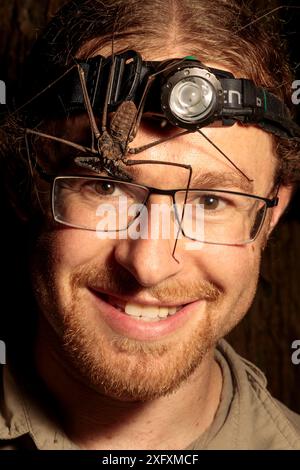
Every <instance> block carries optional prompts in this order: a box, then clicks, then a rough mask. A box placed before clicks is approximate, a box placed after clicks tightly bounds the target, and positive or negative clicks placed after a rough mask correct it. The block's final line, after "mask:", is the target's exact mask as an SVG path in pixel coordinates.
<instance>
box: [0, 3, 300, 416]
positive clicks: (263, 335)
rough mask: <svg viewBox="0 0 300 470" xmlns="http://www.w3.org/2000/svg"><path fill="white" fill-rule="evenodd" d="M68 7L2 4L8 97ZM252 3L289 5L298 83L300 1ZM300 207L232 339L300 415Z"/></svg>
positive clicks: (279, 237) (287, 29)
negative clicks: (298, 356)
mask: <svg viewBox="0 0 300 470" xmlns="http://www.w3.org/2000/svg"><path fill="white" fill-rule="evenodd" d="M66 2H67V0H39V1H37V0H1V3H0V79H1V80H4V81H5V82H6V84H7V91H8V95H9V96H12V95H13V92H14V88H15V86H16V83H17V82H18V80H20V79H21V77H22V65H23V62H24V58H25V57H26V55H27V54H28V51H29V50H30V47H31V45H32V43H33V42H34V40H35V38H36V37H37V35H38V32H39V30H40V29H41V28H42V27H43V26H44V25H45V24H46V22H47V21H48V20H49V19H50V18H51V16H52V15H53V14H54V13H55V11H56V10H57V9H58V7H60V6H61V5H63V4H64V3H66ZM252 3H253V4H254V5H255V7H256V11H257V14H258V15H259V14H260V13H264V12H266V11H269V10H270V9H271V8H274V7H277V6H280V5H282V4H284V5H289V6H290V8H284V9H281V10H279V12H277V13H274V14H279V15H280V24H281V27H282V30H283V33H284V34H285V35H286V37H287V39H288V41H289V47H290V55H291V59H292V62H293V64H294V67H295V70H296V73H297V75H298V76H297V78H298V79H299V78H300V65H299V67H298V68H297V65H298V64H300V2H292V1H287V2H280V1H276V0H262V1H261V0H253V2H252ZM297 3H298V4H297ZM293 6H294V7H296V8H293ZM299 108H300V105H299ZM299 114H300V113H299ZM299 202H300V198H299V194H298V195H297V196H296V198H295V199H294V201H293V203H292V205H291V208H290V210H289V211H288V213H287V214H286V216H285V217H284V219H283V220H282V222H281V224H280V226H279V227H278V229H277V230H276V232H275V234H274V235H273V237H272V240H271V241H270V243H269V246H268V247H267V249H266V251H265V255H264V259H263V264H262V271H261V279H260V283H259V288H258V292H257V295H256V298H255V301H254V303H253V306H252V308H251V311H250V312H249V314H248V315H247V316H246V318H245V320H243V322H242V323H241V324H240V325H239V326H238V327H237V328H236V329H235V330H234V331H233V332H232V333H231V334H230V336H229V340H230V342H231V344H232V345H233V346H234V347H235V348H236V350H237V351H239V352H240V353H241V354H242V355H244V356H245V357H247V358H248V359H250V360H252V361H253V362H255V363H256V364H257V365H258V366H259V367H260V368H261V369H262V370H263V371H264V372H266V373H267V376H268V380H269V388H270V390H271V392H272V393H273V394H274V395H275V396H276V397H277V398H279V399H280V400H282V401H283V402H284V403H285V404H286V405H288V406H289V407H291V408H292V409H294V410H296V411H298V412H300V393H299V391H300V365H298V366H297V365H293V364H292V362H291V354H292V349H291V344H292V342H293V341H294V340H295V339H300V211H299ZM2 227H3V225H2ZM0 328H1V325H0ZM0 338H1V329H0Z"/></svg>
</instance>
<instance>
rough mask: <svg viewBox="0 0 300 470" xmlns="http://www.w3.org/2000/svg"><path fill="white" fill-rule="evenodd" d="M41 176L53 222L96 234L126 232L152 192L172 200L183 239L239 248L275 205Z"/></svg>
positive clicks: (209, 193) (227, 194) (221, 193)
mask: <svg viewBox="0 0 300 470" xmlns="http://www.w3.org/2000/svg"><path fill="white" fill-rule="evenodd" d="M40 175H41V177H42V178H43V179H44V180H47V181H48V182H51V183H52V213H53V217H54V220H55V221H56V222H58V223H61V224H63V225H66V226H70V227H74V228H78V229H83V230H91V231H96V232H120V231H124V230H128V229H129V228H130V226H131V225H132V224H133V222H134V221H135V220H137V219H140V217H141V214H142V213H143V210H144V209H145V208H146V207H147V205H148V201H149V198H150V196H151V195H153V194H157V195H163V196H169V197H171V198H172V201H173V205H172V208H171V209H172V211H173V213H174V216H175V217H174V220H176V221H177V223H179V224H180V229H181V233H182V235H183V236H184V237H187V238H189V239H191V240H195V241H198V242H204V243H210V244H221V245H240V244H246V243H249V242H252V241H254V240H255V238H256V237H257V236H258V234H259V232H260V230H261V228H262V226H263V223H264V220H265V216H266V212H267V209H269V208H272V207H275V206H276V205H277V204H278V197H274V198H273V199H268V198H264V197H260V196H254V195H252V194H244V193H240V192H235V191H225V190H221V189H189V191H188V193H187V191H186V189H172V190H164V189H158V188H153V187H149V186H144V185H140V184H136V183H129V182H124V181H120V180H117V179H114V178H109V177H105V176H103V177H102V176H96V177H94V176H54V175H48V174H46V173H44V172H40ZM151 210H152V204H151Z"/></svg>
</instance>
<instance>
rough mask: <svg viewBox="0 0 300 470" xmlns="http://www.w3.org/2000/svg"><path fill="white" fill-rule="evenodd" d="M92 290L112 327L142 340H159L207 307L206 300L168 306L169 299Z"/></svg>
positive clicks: (103, 315) (98, 306) (104, 317)
mask: <svg viewBox="0 0 300 470" xmlns="http://www.w3.org/2000/svg"><path fill="white" fill-rule="evenodd" d="M88 290H89V291H90V293H91V294H92V298H93V301H94V302H95V306H96V308H97V310H98V311H99V315H100V318H101V319H102V320H103V321H104V322H105V323H106V324H107V325H108V326H109V327H110V329H111V330H113V331H114V332H115V333H118V334H120V335H122V336H126V337H129V338H134V339H136V340H141V341H148V340H157V339H159V338H162V337H164V336H166V335H168V334H170V333H172V332H174V331H176V330H178V329H179V328H181V327H183V325H184V324H185V323H187V322H188V320H189V319H190V318H191V316H192V315H193V314H196V313H198V315H201V314H202V312H203V311H204V307H205V301H203V300H198V301H191V302H190V303H188V304H186V303H184V302H182V303H181V304H179V302H178V304H177V305H176V302H175V301H174V303H173V305H167V302H166V303H165V304H163V305H160V304H159V302H157V301H154V300H152V301H151V300H149V301H148V300H146V299H142V298H139V299H138V300H137V299H134V300H133V299H125V298H124V299H122V298H120V297H115V296H114V295H111V294H106V293H103V292H101V291H100V290H98V289H94V288H89V289H88ZM138 302H140V303H138ZM185 302H186V300H185Z"/></svg>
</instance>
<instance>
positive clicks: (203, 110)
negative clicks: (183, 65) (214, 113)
mask: <svg viewBox="0 0 300 470" xmlns="http://www.w3.org/2000/svg"><path fill="white" fill-rule="evenodd" d="M213 100H214V90H213V88H212V86H211V85H210V83H209V82H207V81H206V80H204V79H203V78H201V77H189V78H184V79H182V80H180V81H179V82H178V83H176V85H175V86H174V87H173V89H172V91H171V93H170V99H169V106H170V110H171V112H172V114H173V115H174V116H175V117H177V118H179V119H181V120H182V121H186V122H194V121H197V120H199V119H201V118H202V117H205V116H206V115H207V113H208V112H209V111H210V109H211V105H212V103H213Z"/></svg>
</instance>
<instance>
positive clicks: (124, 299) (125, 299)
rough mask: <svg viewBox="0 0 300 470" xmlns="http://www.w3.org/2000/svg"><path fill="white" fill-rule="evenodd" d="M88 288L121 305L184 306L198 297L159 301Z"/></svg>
mask: <svg viewBox="0 0 300 470" xmlns="http://www.w3.org/2000/svg"><path fill="white" fill-rule="evenodd" d="M89 289H90V290H91V291H92V292H94V293H95V294H96V295H98V296H100V297H101V298H102V299H104V300H105V301H107V299H108V298H109V297H110V298H112V299H114V301H115V303H120V304H121V305H122V304H126V303H127V302H128V303H133V304H136V305H141V306H144V307H182V306H186V305H188V304H191V303H194V302H197V301H199V299H192V300H188V301H187V299H182V301H176V302H174V300H170V302H166V301H164V302H161V301H159V300H156V299H149V298H145V297H140V296H135V297H128V296H119V295H115V294H114V293H112V292H108V291H101V290H100V289H98V288H94V287H89Z"/></svg>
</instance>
